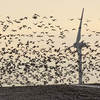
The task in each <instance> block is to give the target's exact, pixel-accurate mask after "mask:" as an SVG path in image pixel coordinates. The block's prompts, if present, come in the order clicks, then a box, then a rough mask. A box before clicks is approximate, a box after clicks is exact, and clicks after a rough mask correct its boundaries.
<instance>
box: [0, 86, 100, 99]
mask: <svg viewBox="0 0 100 100" xmlns="http://www.w3.org/2000/svg"><path fill="white" fill-rule="evenodd" d="M0 100H100V85H99V84H91V85H83V86H79V85H47V86H34V87H32V86H25V87H1V88H0Z"/></svg>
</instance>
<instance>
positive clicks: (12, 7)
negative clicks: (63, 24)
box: [0, 0, 100, 18]
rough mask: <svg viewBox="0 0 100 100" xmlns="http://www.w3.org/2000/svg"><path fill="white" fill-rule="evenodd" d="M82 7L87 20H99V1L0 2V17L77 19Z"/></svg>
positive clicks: (46, 0) (40, 0)
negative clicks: (34, 16) (36, 16)
mask: <svg viewBox="0 0 100 100" xmlns="http://www.w3.org/2000/svg"><path fill="white" fill-rule="evenodd" d="M83 7H84V8H85V16H86V17H87V18H100V13H99V11H100V0H0V15H11V16H13V15H14V16H22V15H30V14H32V13H34V12H37V13H39V14H43V15H50V14H52V15H55V16H59V17H73V16H75V17H78V16H79V14H80V11H81V10H82V8H83Z"/></svg>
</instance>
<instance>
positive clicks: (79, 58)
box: [74, 8, 86, 85]
mask: <svg viewBox="0 0 100 100" xmlns="http://www.w3.org/2000/svg"><path fill="white" fill-rule="evenodd" d="M83 14H84V8H83V10H82V14H81V19H80V25H79V28H78V34H77V38H76V42H75V43H74V47H75V48H76V49H77V53H78V66H79V85H81V84H82V83H83V82H82V75H83V72H82V48H83V47H86V44H85V43H83V41H81V42H80V40H81V27H82V20H83Z"/></svg>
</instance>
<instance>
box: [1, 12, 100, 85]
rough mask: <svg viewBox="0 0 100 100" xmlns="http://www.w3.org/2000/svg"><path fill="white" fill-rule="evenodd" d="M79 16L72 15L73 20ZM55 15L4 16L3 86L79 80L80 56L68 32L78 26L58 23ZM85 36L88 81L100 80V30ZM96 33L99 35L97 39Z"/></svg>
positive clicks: (84, 69) (2, 26)
mask: <svg viewBox="0 0 100 100" xmlns="http://www.w3.org/2000/svg"><path fill="white" fill-rule="evenodd" d="M74 20H75V19H69V20H68V21H69V23H70V22H71V24H73V23H74V22H73V21H74ZM56 22H57V19H55V18H54V17H53V16H49V17H46V16H44V17H41V16H40V15H38V14H34V15H33V16H32V17H22V18H19V19H17V18H15V19H12V18H11V17H9V16H7V17H6V18H4V19H3V18H0V31H1V32H0V86H1V87H2V86H31V85H32V86H34V85H40V84H41V85H48V84H76V83H78V56H77V51H76V49H75V48H74V47H73V46H70V45H68V44H67V41H68V40H67V38H68V36H69V35H68V34H71V32H73V31H74V33H76V34H77V29H76V28H75V27H74V28H72V27H71V28H70V29H66V28H63V27H61V26H60V25H58V24H56ZM72 22H73V23H72ZM89 22H90V20H87V21H86V22H85V23H83V27H85V31H86V32H88V33H87V34H82V40H83V41H84V42H85V43H86V44H87V45H88V46H87V48H85V47H84V48H83V49H82V67H83V81H84V83H88V82H92V81H93V80H92V79H95V82H100V41H99V39H100V32H96V31H94V30H90V29H89V26H88V23H89ZM94 37H95V39H96V40H95V39H94Z"/></svg>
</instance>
